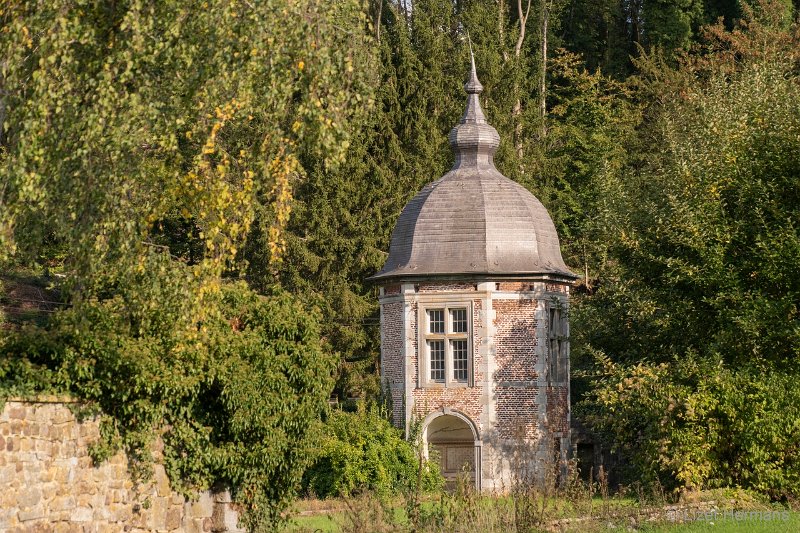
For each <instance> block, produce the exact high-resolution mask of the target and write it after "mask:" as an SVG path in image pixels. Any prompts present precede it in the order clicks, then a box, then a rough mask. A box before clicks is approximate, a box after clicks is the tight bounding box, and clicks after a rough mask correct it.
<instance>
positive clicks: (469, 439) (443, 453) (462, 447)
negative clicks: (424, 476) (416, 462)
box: [423, 409, 481, 488]
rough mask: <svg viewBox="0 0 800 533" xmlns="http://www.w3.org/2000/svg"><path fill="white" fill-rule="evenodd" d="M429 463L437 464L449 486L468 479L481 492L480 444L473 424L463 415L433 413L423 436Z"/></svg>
mask: <svg viewBox="0 0 800 533" xmlns="http://www.w3.org/2000/svg"><path fill="white" fill-rule="evenodd" d="M423 437H424V442H425V449H426V453H427V456H428V458H429V459H432V460H437V461H438V462H439V466H440V469H441V472H442V475H443V476H444V478H445V480H446V482H447V484H448V486H453V485H455V482H456V479H457V478H458V477H459V476H462V475H468V476H469V477H470V479H471V480H472V482H473V483H474V484H475V486H476V487H477V488H480V475H477V476H476V472H480V448H481V446H480V440H479V438H478V435H477V431H476V430H475V427H474V425H473V424H472V422H471V421H470V420H469V419H468V418H467V417H466V416H464V415H462V414H461V413H456V412H453V411H450V410H449V409H445V410H444V411H439V412H436V413H431V414H430V415H429V416H428V418H427V419H426V421H425V429H424V433H423Z"/></svg>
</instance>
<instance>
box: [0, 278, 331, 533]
mask: <svg viewBox="0 0 800 533" xmlns="http://www.w3.org/2000/svg"><path fill="white" fill-rule="evenodd" d="M172 275H180V274H179V271H177V270H175V271H173V270H170V269H166V270H165V271H164V273H163V276H162V278H161V280H160V283H157V284H153V285H152V286H151V290H152V292H153V294H149V295H147V296H146V297H145V298H143V301H159V302H161V303H160V305H159V306H156V307H144V308H137V305H136V302H135V301H127V302H126V301H124V298H123V297H121V296H115V297H112V298H109V299H107V300H103V301H93V302H85V303H83V304H81V305H80V306H79V307H76V308H73V309H70V310H67V311H63V312H59V313H57V314H56V316H55V317H54V318H53V320H52V321H51V323H50V325H49V327H48V328H47V329H40V328H29V329H25V330H23V331H22V332H20V333H18V334H15V335H14V336H11V337H9V338H7V339H5V342H3V343H2V344H0V379H2V380H3V382H4V384H5V386H4V388H5V389H6V390H12V391H22V392H26V391H30V390H35V389H43V388H50V389H53V388H55V389H57V390H59V391H61V392H68V393H71V394H74V395H75V396H77V397H78V398H81V399H84V400H87V402H88V404H89V405H90V406H95V407H99V409H100V410H101V411H102V412H103V413H104V415H105V417H104V424H103V428H104V431H103V432H102V433H103V435H104V437H105V442H103V443H100V445H99V446H98V448H97V449H96V450H94V452H95V453H94V456H95V458H96V459H102V458H103V457H105V456H107V455H109V454H110V453H113V452H114V451H115V449H116V448H115V446H114V444H115V443H116V446H117V447H118V446H119V445H120V444H121V445H122V446H123V447H124V448H125V451H126V452H127V453H128V455H129V457H130V458H131V459H133V461H132V463H133V464H134V466H135V468H134V473H135V474H138V475H141V476H146V475H147V473H148V471H149V468H148V465H149V463H150V462H151V460H152V458H151V457H150V452H149V450H150V446H149V443H150V442H151V441H152V439H153V438H154V437H155V435H156V434H159V433H162V432H163V439H164V444H165V449H164V455H165V463H166V465H165V466H166V468H167V472H168V474H169V475H170V480H171V481H172V483H173V487H176V488H178V489H179V490H180V489H184V490H189V489H205V488H208V487H210V486H212V485H213V484H219V485H223V486H227V487H230V488H231V489H232V490H233V492H234V495H235V497H236V498H237V500H238V501H239V502H240V503H243V504H245V507H246V509H248V511H249V512H248V513H246V514H245V524H246V525H247V526H248V527H249V529H251V530H255V529H264V530H269V529H270V528H272V526H273V525H274V524H275V522H276V521H279V520H280V513H281V511H282V510H283V509H284V508H285V506H286V504H287V503H288V500H289V498H290V497H291V496H292V494H293V493H294V492H295V491H296V490H297V488H298V487H299V483H300V481H301V479H302V473H303V470H304V468H305V466H306V465H307V463H308V460H309V458H310V457H311V453H310V447H311V442H310V440H309V429H310V428H311V427H312V425H313V424H315V423H316V421H318V420H319V416H320V413H321V412H322V410H323V408H324V405H325V399H326V398H327V397H328V396H329V394H330V391H331V388H332V386H333V382H332V378H331V373H332V370H333V358H332V357H331V356H329V355H327V354H325V353H324V352H323V350H322V344H321V340H320V338H319V327H318V324H317V319H316V316H315V315H314V314H313V313H311V314H310V313H309V312H308V311H307V310H305V309H304V308H303V307H302V306H301V305H299V304H298V303H297V302H296V301H295V300H293V299H292V298H291V297H290V296H289V295H288V294H286V293H284V292H281V291H278V290H275V291H273V293H272V294H271V295H270V296H268V297H262V296H258V295H257V294H255V293H254V292H252V291H251V290H250V289H248V288H247V286H246V285H245V284H244V283H236V284H231V285H223V286H222V288H221V289H220V290H219V291H216V292H213V293H211V294H209V295H207V296H206V297H205V302H206V307H205V310H204V313H203V314H204V317H203V318H202V320H201V321H200V322H197V323H189V324H185V323H182V322H181V320H180V319H179V316H180V313H178V312H176V309H177V308H179V307H180V305H182V304H181V301H182V300H181V298H182V295H181V292H180V287H181V284H178V283H171V281H172V280H171V279H170V277H171V276H172ZM147 279H150V278H149V276H148V277H147ZM140 289H141V287H139V288H137V289H133V290H132V293H133V294H140V293H141V292H140ZM123 294H125V293H124V292H123ZM36 368H42V369H46V371H45V372H44V373H41V374H38V373H37V372H34V370H35V369H36ZM37 375H38V376H39V377H37ZM47 376H49V378H46V377H47Z"/></svg>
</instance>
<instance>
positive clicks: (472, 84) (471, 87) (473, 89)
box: [464, 32, 483, 94]
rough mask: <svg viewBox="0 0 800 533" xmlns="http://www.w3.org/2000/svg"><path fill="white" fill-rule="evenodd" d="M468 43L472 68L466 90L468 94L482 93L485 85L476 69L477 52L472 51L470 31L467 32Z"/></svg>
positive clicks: (465, 85) (465, 86)
mask: <svg viewBox="0 0 800 533" xmlns="http://www.w3.org/2000/svg"><path fill="white" fill-rule="evenodd" d="M467 43H468V44H469V61H470V67H471V68H470V72H469V80H467V83H465V84H464V90H465V91H467V93H468V94H481V93H482V92H483V85H481V82H479V81H478V73H477V72H476V70H475V54H473V53H472V39H470V38H469V32H467Z"/></svg>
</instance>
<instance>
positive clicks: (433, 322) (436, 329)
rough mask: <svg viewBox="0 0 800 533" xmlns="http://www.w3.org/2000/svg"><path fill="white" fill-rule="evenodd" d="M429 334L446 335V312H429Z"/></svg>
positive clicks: (438, 310)
mask: <svg viewBox="0 0 800 533" xmlns="http://www.w3.org/2000/svg"><path fill="white" fill-rule="evenodd" d="M428 333H444V310H443V309H431V310H430V311H428Z"/></svg>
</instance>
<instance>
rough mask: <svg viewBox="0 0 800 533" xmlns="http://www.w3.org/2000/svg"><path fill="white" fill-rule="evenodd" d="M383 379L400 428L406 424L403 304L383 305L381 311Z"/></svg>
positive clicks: (393, 414)
mask: <svg viewBox="0 0 800 533" xmlns="http://www.w3.org/2000/svg"><path fill="white" fill-rule="evenodd" d="M381 320H382V326H381V327H382V331H381V374H382V375H381V379H382V380H383V386H384V387H386V386H388V387H389V397H390V398H391V401H392V419H393V421H394V423H395V425H397V426H398V427H403V425H404V424H405V411H404V409H403V389H404V384H405V378H404V375H405V353H404V346H403V335H404V331H403V302H391V303H386V304H383V306H382V309H381Z"/></svg>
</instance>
